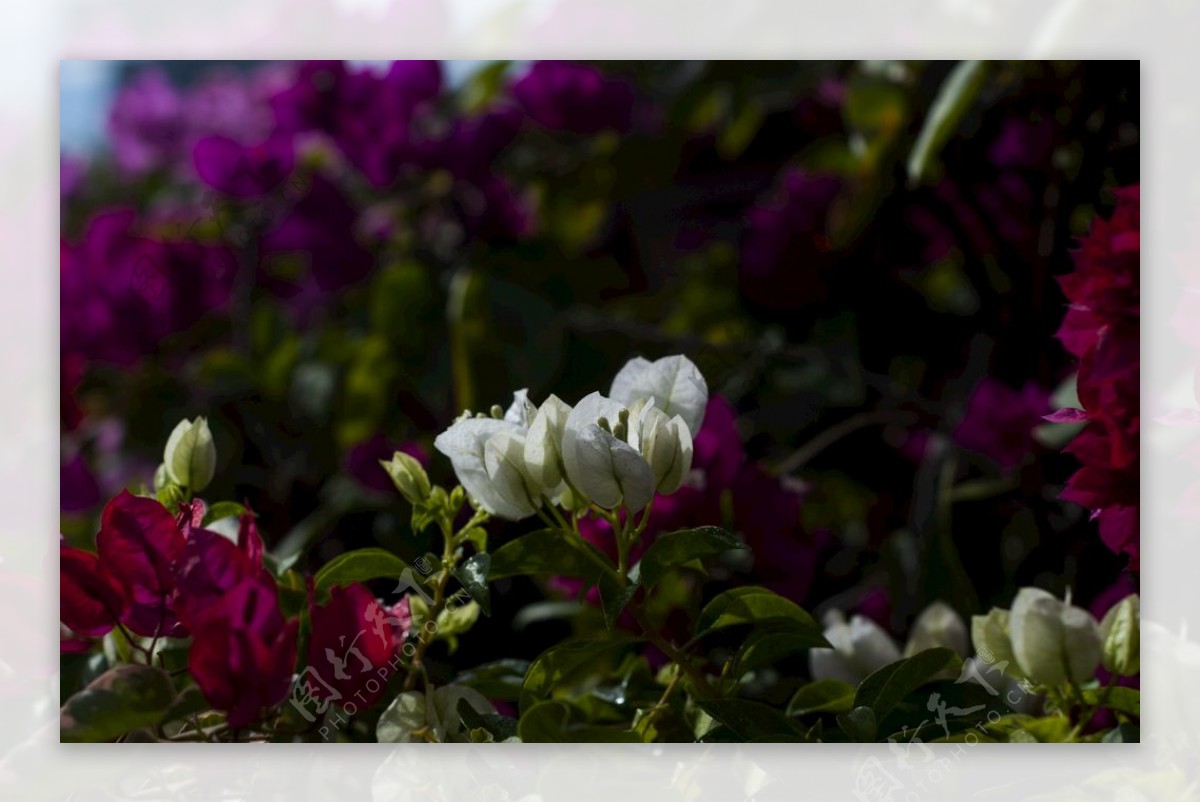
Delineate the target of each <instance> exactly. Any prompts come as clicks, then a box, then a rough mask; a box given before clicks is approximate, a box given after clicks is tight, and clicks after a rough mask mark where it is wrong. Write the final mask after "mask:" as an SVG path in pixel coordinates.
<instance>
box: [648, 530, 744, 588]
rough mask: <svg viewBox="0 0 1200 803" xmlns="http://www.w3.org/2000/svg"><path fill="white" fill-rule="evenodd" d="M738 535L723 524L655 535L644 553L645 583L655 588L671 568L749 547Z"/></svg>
mask: <svg viewBox="0 0 1200 803" xmlns="http://www.w3.org/2000/svg"><path fill="white" fill-rule="evenodd" d="M745 548H746V546H745V544H743V543H742V542H741V541H739V540H738V538H737V536H736V535H734V534H733V533H731V532H729V531H728V530H723V529H721V528H720V527H697V528H695V529H693V530H677V531H675V532H673V533H664V534H662V535H660V536H658V537H657V538H655V539H654V543H652V544H651V545H650V546H649V547H648V548H647V549H646V553H645V554H644V555H643V556H642V560H641V563H640V564H639V566H640V567H641V569H640V578H641V582H642V585H644V586H645V587H646V588H647V589H652V588H654V586H656V585H658V581H659V580H661V579H662V578H663V575H665V574H666V573H667V572H668V571H670V570H671V569H673V568H675V567H677V566H682V565H684V564H686V563H691V562H692V561H696V560H700V559H701V558H707V557H712V556H713V555H720V554H721V553H722V552H728V551H729V550H731V549H745Z"/></svg>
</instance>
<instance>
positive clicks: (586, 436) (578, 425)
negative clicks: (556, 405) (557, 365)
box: [562, 392, 656, 513]
mask: <svg viewBox="0 0 1200 803" xmlns="http://www.w3.org/2000/svg"><path fill="white" fill-rule="evenodd" d="M637 423H638V422H637V420H636V419H635V418H634V417H633V416H632V413H631V411H630V410H629V408H628V407H627V406H625V405H622V404H621V403H620V402H617V401H615V400H613V399H609V398H606V397H604V396H601V395H600V393H598V392H596V393H591V394H589V395H587V396H585V397H584V398H583V400H582V401H580V402H579V404H577V405H576V406H575V408H574V409H573V410H571V412H570V414H569V415H568V416H567V422H566V426H565V427H564V428H563V438H562V458H563V467H564V468H565V469H566V472H567V477H568V479H570V481H571V484H572V485H574V486H575V488H577V489H578V490H579V491H581V492H582V493H583V494H585V495H586V496H587V497H588V499H590V500H591V501H592V502H595V503H596V504H597V505H599V506H600V507H603V508H608V509H613V508H616V507H617V506H619V505H621V504H622V503H623V504H624V506H625V507H626V509H627V510H629V512H630V513H636V512H638V511H640V510H642V509H643V508H645V507H646V505H647V504H649V502H650V499H651V498H653V496H654V488H655V485H656V482H655V478H654V472H653V471H652V470H651V468H650V464H649V463H647V462H646V460H645V458H643V457H642V455H641V454H640V453H639V452H638V450H637V448H636V446H635V445H631V444H630V442H629V441H630V437H631V434H632V439H633V440H634V443H635V444H636V442H637V435H636V433H637V431H638V426H637Z"/></svg>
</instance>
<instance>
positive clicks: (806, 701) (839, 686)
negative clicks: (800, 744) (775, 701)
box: [787, 679, 854, 717]
mask: <svg viewBox="0 0 1200 803" xmlns="http://www.w3.org/2000/svg"><path fill="white" fill-rule="evenodd" d="M852 708H854V687H853V686H851V685H850V684H849V683H846V682H844V681H841V680H833V679H826V680H816V681H813V682H812V683H809V684H807V685H805V686H801V687H800V688H799V689H798V690H797V691H796V693H795V694H794V695H792V699H791V701H789V702H788V706H787V714H788V716H790V717H799V716H804V715H806V714H823V713H835V714H844V713H847V712H848V711H850V710H851V709H852Z"/></svg>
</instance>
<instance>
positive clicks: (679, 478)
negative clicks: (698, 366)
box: [639, 407, 692, 494]
mask: <svg viewBox="0 0 1200 803" xmlns="http://www.w3.org/2000/svg"><path fill="white" fill-rule="evenodd" d="M639 446H640V447H641V452H642V456H643V457H645V458H646V462H647V463H649V464H650V469H651V470H652V471H653V472H654V481H655V487H656V488H657V490H658V492H659V493H664V494H669V493H674V492H675V491H676V490H677V489H678V488H679V486H680V485H682V484H683V481H684V479H686V478H687V476H688V472H690V471H691V470H692V433H691V432H690V431H689V430H688V425H687V423H686V422H685V421H684V420H683V417H682V416H678V415H677V416H675V417H674V418H668V417H667V414H666V413H664V412H663V411H662V410H659V409H658V408H656V407H649V408H647V409H645V410H644V411H643V412H642V418H641V436H640V438H639Z"/></svg>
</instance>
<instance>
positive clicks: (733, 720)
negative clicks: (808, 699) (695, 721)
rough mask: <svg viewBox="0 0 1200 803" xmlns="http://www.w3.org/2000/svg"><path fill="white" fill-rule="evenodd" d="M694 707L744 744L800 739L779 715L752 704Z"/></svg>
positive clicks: (699, 703)
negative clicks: (776, 738) (779, 738)
mask: <svg viewBox="0 0 1200 803" xmlns="http://www.w3.org/2000/svg"><path fill="white" fill-rule="evenodd" d="M696 705H697V706H699V708H700V709H701V710H702V711H704V713H706V714H708V715H709V716H710V717H712V718H713V719H715V720H716V721H717V722H719V723H721V724H722V725H724V726H725V727H726V728H728V729H729V730H730V731H732V732H733V733H734V734H736V735H737V737H738V738H740V739H743V740H745V741H750V740H752V739H760V738H762V737H765V736H788V737H799V736H801V735H802V734H801V732H800V730H799V729H797V728H796V726H795V725H793V724H792V723H791V722H790V721H789V720H788V718H787V717H785V716H784V715H783V714H782V713H780V712H779V711H777V710H775V709H774V708H772V707H771V706H769V705H766V704H764V703H760V702H756V701H754V700H736V699H735V700H697V701H696ZM706 735H707V734H706Z"/></svg>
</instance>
